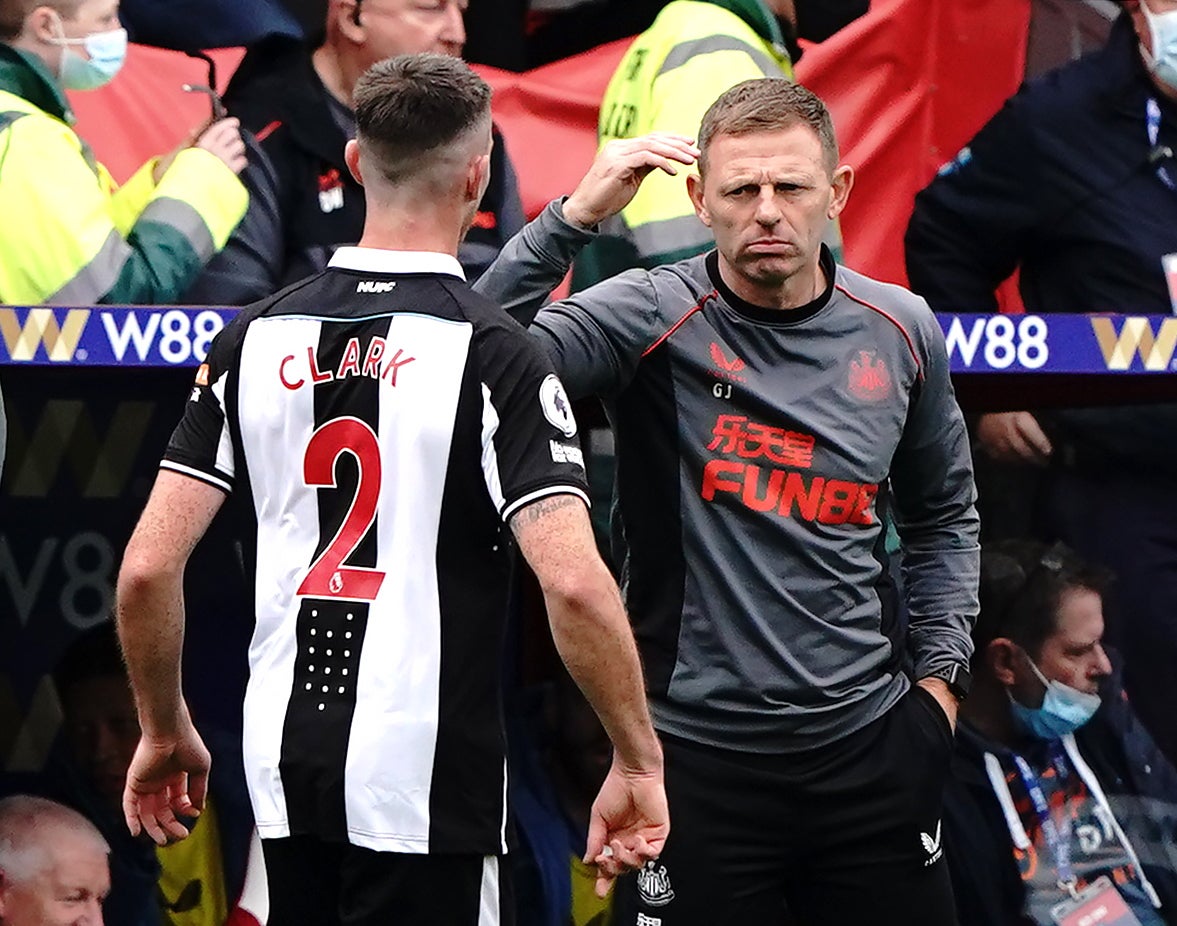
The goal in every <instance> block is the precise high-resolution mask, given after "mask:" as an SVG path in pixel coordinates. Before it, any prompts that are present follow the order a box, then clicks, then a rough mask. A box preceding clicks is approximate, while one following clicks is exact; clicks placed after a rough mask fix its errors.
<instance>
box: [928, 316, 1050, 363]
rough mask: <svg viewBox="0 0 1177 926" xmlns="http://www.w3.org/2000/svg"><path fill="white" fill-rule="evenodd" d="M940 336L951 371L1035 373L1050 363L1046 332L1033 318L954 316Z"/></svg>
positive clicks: (948, 317)
mask: <svg viewBox="0 0 1177 926" xmlns="http://www.w3.org/2000/svg"><path fill="white" fill-rule="evenodd" d="M944 318H947V319H949V321H948V325H947V327H946V329H945V332H944V340H945V344H946V346H947V348H948V360H949V363H950V364H951V366H952V368H953V369H966V370H975V369H981V370H984V369H989V370H1008V369H1010V368H1011V367H1020V368H1021V369H1025V370H1037V369H1040V368H1042V367H1044V366H1045V365H1046V363H1047V361H1048V360H1049V359H1050V345H1049V344H1048V341H1047V338H1048V335H1049V333H1050V329H1049V328H1048V327H1047V324H1046V320H1045V319H1044V318H1042V317H1040V316H1037V315H1020V316H1010V315H954V316H942V319H944Z"/></svg>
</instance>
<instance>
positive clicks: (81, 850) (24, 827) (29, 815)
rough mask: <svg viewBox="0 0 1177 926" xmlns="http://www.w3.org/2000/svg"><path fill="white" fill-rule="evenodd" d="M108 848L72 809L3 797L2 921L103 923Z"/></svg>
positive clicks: (18, 924) (23, 924) (25, 925)
mask: <svg viewBox="0 0 1177 926" xmlns="http://www.w3.org/2000/svg"><path fill="white" fill-rule="evenodd" d="M109 851H110V849H109V847H108V846H107V845H106V840H104V839H103V838H102V835H101V834H100V833H99V832H98V830H96V829H95V828H94V826H93V825H92V824H91V823H90V822H89V821H88V820H86V818H85V817H83V816H82V815H81V814H79V813H77V812H76V811H73V810H70V809H69V808H68V807H63V806H62V805H61V804H56V803H54V802H53V801H48V800H45V799H44V798H41V797H30V796H29V795H26V794H16V795H13V796H11V797H6V798H4V799H3V800H0V923H3V924H4V926H102V902H103V900H105V899H106V894H107V892H108V891H109V890H110V873H109V871H108V869H107V862H106V857H107V853H109ZM112 922H116V921H112Z"/></svg>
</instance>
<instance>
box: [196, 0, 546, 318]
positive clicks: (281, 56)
mask: <svg viewBox="0 0 1177 926" xmlns="http://www.w3.org/2000/svg"><path fill="white" fill-rule="evenodd" d="M465 9H466V0H430V2H428V3H421V2H419V0H330V2H329V3H328V4H327V19H326V40H325V41H324V43H323V44H322V45H321V46H319V48H317V49H315V50H314V52H313V53H311V52H310V50H309V49H308V48H307V47H306V46H304V45H301V44H291V43H287V42H281V43H268V44H265V45H263V46H260V47H258V48H257V49H256V50H255V51H253V52H251V53H250V55H249V56H247V57H246V59H245V61H244V62H242V65H241V67H240V68H239V69H238V72H237V74H236V75H235V77H234V80H233V83H232V84H231V85H230V87H229V90H228V93H227V94H226V102H227V103H228V106H229V108H230V111H232V112H234V113H236V114H237V115H239V116H240V117H241V121H242V124H243V125H244V126H245V127H246V128H247V129H249V130H250V131H251V132H253V133H254V134H255V135H256V136H257V140H258V142H259V144H260V147H261V150H262V151H263V152H264V153H265V155H266V157H267V158H268V162H267V161H265V160H263V159H258V160H257V162H256V163H254V164H251V166H250V168H249V170H247V171H246V173H245V174H244V179H245V182H246V185H247V186H248V187H249V191H250V206H249V212H248V214H247V215H246V217H245V221H244V222H242V224H241V227H240V228H239V229H238V230H237V232H236V234H234V236H233V239H232V240H231V241H230V242H229V246H228V247H227V248H226V249H225V252H224V254H223V255H221V256H220V257H219V258H217V260H215V261H213V262H212V264H211V265H210V266H209V269H208V272H207V273H206V274H205V276H204V277H203V278H202V279H201V280H200V281H199V282H198V283H197V285H196V286H195V287H194V288H193V289H192V290H191V291H190V292H189V293H188V295H187V297H186V301H188V302H193V303H210V304H217V305H220V304H224V305H244V304H246V303H249V302H253V301H255V300H258V299H261V298H263V297H265V296H268V295H270V294H271V293H273V292H275V291H277V290H279V289H281V288H282V287H284V286H287V285H289V284H291V283H293V282H295V281H296V280H301V279H302V278H303V277H306V276H308V275H309V274H312V273H318V272H319V271H321V270H323V269H324V268H326V266H327V263H328V261H329V260H330V258H331V255H332V253H333V252H334V251H335V249H336V248H337V247H339V246H340V245H345V244H354V243H355V242H356V241H357V240H358V239H359V237H360V233H361V231H362V228H363V224H364V193H363V190H362V189H361V186H360V184H359V182H358V181H357V180H356V179H355V178H354V177H352V175H351V173H350V172H349V171H348V169H347V165H346V164H345V163H344V159H343V149H344V146H345V145H346V143H347V140H348V139H349V138H354V137H355V131H356V120H355V111H354V102H353V95H354V91H355V84H356V79H357V78H358V77H359V76H360V75H361V74H362V73H364V71H365V70H366V69H367V68H368V67H369V66H370V65H372V64H374V63H376V62H377V61H380V60H383V59H384V58H388V57H391V56H392V55H399V54H415V53H418V52H436V53H439V54H446V55H454V56H459V55H461V53H462V46H463V44H464V43H465V41H466V33H465V30H464V27H463V25H462V14H463V12H464V10H465ZM491 159H492V160H491V181H490V186H489V187H488V188H487V192H486V195H485V196H484V197H483V199H482V203H481V204H480V205H479V209H478V214H477V216H476V217H475V219H474V225H473V227H472V228H471V229H470V232H469V233H468V234H467V236H466V238H465V240H464V241H463V243H462V246H461V248H460V249H459V251H458V258H459V260H460V262H461V264H462V267H463V269H464V270H465V271H466V274H467V276H469V277H470V278H474V277H476V276H478V275H479V274H480V273H481V272H482V271H483V270H484V269H485V268H486V267H487V265H489V264H490V262H491V261H492V260H494V257H495V255H496V254H498V252H499V249H500V248H501V247H502V245H503V242H505V241H506V240H507V239H508V238H510V237H511V235H513V234H515V232H517V231H518V230H519V229H520V228H521V227H522V226H523V221H524V216H523V205H522V203H521V202H520V200H519V191H518V187H517V185H516V182H515V172H514V170H513V168H512V167H511V163H510V161H509V160H508V158H507V152H506V147H505V145H504V144H503V139H502V137H501V136H500V135H499V133H498V131H497V130H495V133H494V150H493V151H492V153H491Z"/></svg>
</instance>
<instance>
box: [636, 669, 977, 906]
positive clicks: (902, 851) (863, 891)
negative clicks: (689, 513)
mask: <svg viewBox="0 0 1177 926" xmlns="http://www.w3.org/2000/svg"><path fill="white" fill-rule="evenodd" d="M663 745H664V753H665V764H666V786H667V796H668V798H669V802H670V820H671V823H670V826H671V830H670V837H669V838H668V840H667V842H666V848H665V851H664V852H663V853H662V856H661V858H659V859H658V860H657V861H656V862H652V863H650V864H648V865H647V867H646V868H645V869H644V870H643V871H640V872H638V873H637V874H636V876H635V875H630V876H627V877H626V878H625V879H623V880H622V881H621V883H620V884H619V885H618V892H619V895H618V898H617V902H618V915H617V916H616V917H615V918H614V922H615V924H616V926H720V924H729V923H730V924H736V923H757V924H763V926H781V924H796V926H849V924H860V923H861V924H867V923H886V924H891V923H896V924H897V923H903V924H905V926H954V924H955V923H956V913H955V908H954V905H953V898H952V887H951V884H950V882H949V877H948V868H947V866H946V864H945V862H944V858H943V851H942V850H943V845H942V842H941V831H940V809H941V793H942V791H943V786H944V781H945V776H946V775H947V773H948V763H949V759H950V756H951V753H952V734H951V731H950V729H949V726H948V719H947V717H946V716H945V714H944V712H943V710H942V709H941V708H940V706H939V705H938V704H937V703H936V701H935V699H934V698H932V696H931V695H929V694H928V693H927V692H925V691H923V690H922V689H919V688H914V689H913V690H912V691H911V692H909V693H908V694H907V695H906V696H905V697H904V698H903V699H902V700H901V701H900V702H899V703H898V704H896V705H895V706H894V707H893V708H892V709H891V710H890V711H888V712H887V714H886V715H884V716H883V717H881V718H879V719H878V720H876V721H875V722H873V723H872V724H870V725H869V726H867V727H865V728H864V729H862V730H859V731H858V732H856V733H853V734H851V735H850V736H847V737H844V738H843V739H841V740H840V741H838V742H836V743H834V744H831V745H830V746H826V747H823V748H821V749H815V750H811V751H808V752H805V753H800V754H783V755H757V754H750V753H740V752H731V751H727V750H720V749H715V748H712V747H709V746H702V745H698V744H693V743H688V742H685V741H683V740H680V739H676V738H673V737H663Z"/></svg>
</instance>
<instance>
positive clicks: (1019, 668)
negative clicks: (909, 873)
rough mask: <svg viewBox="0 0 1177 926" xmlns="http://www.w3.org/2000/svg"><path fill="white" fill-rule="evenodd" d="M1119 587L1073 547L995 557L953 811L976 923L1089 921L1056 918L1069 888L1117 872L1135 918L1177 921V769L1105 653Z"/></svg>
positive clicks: (984, 576)
mask: <svg viewBox="0 0 1177 926" xmlns="http://www.w3.org/2000/svg"><path fill="white" fill-rule="evenodd" d="M1105 585H1106V575H1105V574H1104V571H1103V570H1102V569H1099V568H1097V567H1095V566H1092V565H1089V564H1088V563H1086V562H1085V561H1084V560H1082V559H1080V558H1079V557H1078V556H1077V555H1076V554H1075V553H1073V552H1071V551H1070V550H1069V549H1068V548H1066V547H1065V546H1063V545H1062V544H1059V543H1056V544H1054V545H1051V546H1047V545H1046V544H1044V543H1038V542H1033V541H1021V540H1012V541H1003V542H1000V543H997V544H994V545H992V546H987V547H986V548H985V550H984V552H983V553H982V555H981V614H980V618H979V620H978V622H977V627H976V630H975V631H974V635H973V637H974V641H975V643H976V649H975V651H974V656H973V693H972V694H971V695H970V697H969V700H968V701H967V702H966V704H965V705H964V707H963V709H962V710H961V715H960V726H959V728H958V731H957V748H956V756H955V759H954V764H953V775H952V778H951V779H950V782H949V785H948V788H947V790H946V794H945V807H944V842H945V844H946V846H947V848H948V853H949V855H948V864H949V869H950V870H951V872H952V880H953V887H954V890H955V892H956V899H957V910H958V912H959V915H960V921H961V923H962V926H1001V924H1006V923H1010V924H1012V923H1028V924H1034V926H1054V924H1056V923H1059V922H1064V921H1065V922H1068V923H1069V922H1072V921H1074V922H1078V920H1072V919H1070V918H1066V919H1064V917H1063V916H1061V915H1056V916H1052V914H1051V910H1052V908H1054V907H1055V906H1056V905H1059V904H1067V903H1069V902H1071V901H1072V897H1071V896H1070V892H1069V891H1068V890H1066V889H1065V888H1064V887H1062V886H1060V885H1062V884H1065V883H1066V882H1069V881H1073V882H1074V883H1073V888H1074V890H1075V891H1076V892H1078V893H1082V892H1083V891H1084V889H1085V888H1086V887H1087V886H1088V885H1092V884H1093V883H1095V882H1096V881H1097V880H1098V879H1099V878H1101V877H1107V878H1108V879H1110V880H1111V882H1112V883H1113V884H1114V885H1115V887H1114V888H1113V889H1112V890H1113V891H1115V892H1118V893H1119V895H1120V898H1122V901H1123V903H1125V904H1127V906H1128V907H1129V908H1130V909H1131V911H1132V914H1133V915H1134V916H1135V919H1133V920H1130V922H1134V923H1141V924H1144V926H1154V924H1155V926H1159V924H1164V923H1169V924H1172V923H1177V771H1174V769H1173V767H1172V766H1171V765H1170V764H1169V762H1168V761H1167V760H1166V759H1165V757H1164V756H1163V755H1161V753H1160V752H1159V750H1158V749H1157V747H1156V745H1155V744H1154V743H1153V741H1152V739H1151V738H1150V737H1149V735H1148V733H1146V732H1145V730H1144V727H1143V726H1142V725H1141V724H1140V722H1139V721H1138V720H1137V719H1136V716H1135V713H1134V712H1133V710H1132V707H1131V706H1130V705H1129V703H1128V701H1127V699H1126V698H1125V696H1124V693H1123V690H1122V689H1121V688H1120V685H1119V679H1118V677H1117V676H1116V675H1115V674H1113V664H1112V662H1111V661H1110V659H1109V656H1108V654H1107V653H1106V652H1105V651H1104V649H1103V644H1102V638H1103V627H1104V625H1103V607H1102V602H1103V590H1104V588H1105ZM1101 696H1102V697H1101ZM1044 808H1048V809H1044ZM1068 869H1069V870H1068ZM1110 899H1111V900H1112V901H1113V902H1115V903H1116V904H1117V905H1118V904H1119V902H1118V901H1116V899H1115V898H1114V897H1111V898H1110ZM1103 901H1104V903H1105V904H1106V903H1107V902H1108V901H1109V897H1107V896H1105V897H1104V898H1103ZM1112 909H1114V908H1112ZM1088 912H1090V910H1088ZM1105 921H1106V922H1111V921H1112V919H1111V918H1109V919H1107V920H1098V922H1105ZM1091 922H1096V920H1092V921H1091ZM1115 922H1121V920H1119V919H1115ZM1123 922H1129V920H1123Z"/></svg>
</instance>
